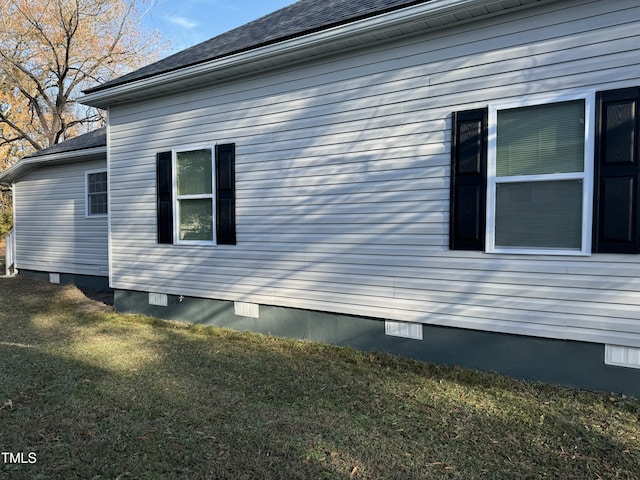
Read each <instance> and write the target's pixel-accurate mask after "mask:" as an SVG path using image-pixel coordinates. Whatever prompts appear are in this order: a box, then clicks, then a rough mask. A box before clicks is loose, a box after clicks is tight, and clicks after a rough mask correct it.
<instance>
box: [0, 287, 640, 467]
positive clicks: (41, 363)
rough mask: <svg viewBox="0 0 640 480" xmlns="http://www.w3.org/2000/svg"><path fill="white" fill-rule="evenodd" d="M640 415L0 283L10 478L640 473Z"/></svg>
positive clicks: (2, 414)
mask: <svg viewBox="0 0 640 480" xmlns="http://www.w3.org/2000/svg"><path fill="white" fill-rule="evenodd" d="M639 415H640V402H639V401H637V400H634V399H630V398H624V397H619V396H615V395H608V394H597V393H589V392H582V391H575V390H571V389H563V388H556V387H552V386H546V385H540V384H533V383H525V382H518V381H514V380H511V379H507V378H504V377H500V376H496V375H490V374H485V373H477V372H472V371H468V370H462V369H458V368H441V367H435V366H432V365H427V364H423V363H419V362H414V361H410V360H404V359H399V358H396V357H393V356H388V355H382V354H370V353H361V352H356V351H353V350H350V349H344V348H336V347H331V346H326V345H319V344H314V343H310V342H301V341H294V340H286V339H279V338H273V337H268V336H261V335H253V334H246V333H237V332H233V331H230V330H224V329H218V328H210V327H196V326H187V325H183V324H175V323H170V322H164V321H159V320H154V319H151V318H147V317H142V316H133V315H121V314H116V313H113V312H112V311H110V309H109V308H108V307H106V306H104V305H102V304H99V303H96V302H92V301H91V300H88V299H87V298H86V297H84V296H83V295H82V294H81V293H80V292H79V291H78V290H77V289H75V288H74V287H70V286H55V285H49V284H47V283H43V282H38V281H35V280H29V279H24V278H13V279H0V452H11V453H14V454H16V453H23V454H24V457H23V459H24V461H25V462H28V461H29V460H36V463H23V464H20V463H19V464H16V463H10V462H9V463H7V462H6V461H4V462H3V458H2V457H0V478H3V479H4V478H7V479H10V480H13V479H129V478H131V479H134V478H135V479H164V478H167V479H234V480H237V479H278V480H280V479H431V478H438V479H439V478H451V479H476V478H483V479H526V478H531V479H540V478H553V479H581V480H582V479H599V478H602V479H610V478H639V477H640V418H639ZM30 453H31V454H33V455H32V456H31V457H29V456H28V455H29V454H30ZM14 459H15V457H14ZM5 460H6V459H5Z"/></svg>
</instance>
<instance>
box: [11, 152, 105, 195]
mask: <svg viewBox="0 0 640 480" xmlns="http://www.w3.org/2000/svg"><path fill="white" fill-rule="evenodd" d="M106 154H107V147H106V146H102V147H93V148H85V149H82V150H72V151H69V152H59V153H52V154H49V155H36V156H31V157H25V158H23V159H22V160H20V161H18V162H17V163H16V164H15V165H12V166H11V167H10V168H8V169H7V170H5V171H4V172H1V173H0V184H3V185H7V186H9V187H10V188H11V184H12V183H13V182H15V181H16V180H17V179H19V178H20V177H23V176H24V175H26V174H27V173H29V172H32V171H33V170H35V169H37V168H40V167H44V166H47V165H61V164H65V163H76V162H81V161H84V160H87V157H99V156H106Z"/></svg>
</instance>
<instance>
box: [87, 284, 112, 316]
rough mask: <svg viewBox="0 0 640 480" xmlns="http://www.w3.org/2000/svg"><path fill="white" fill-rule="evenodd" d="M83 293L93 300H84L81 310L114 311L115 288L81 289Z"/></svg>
mask: <svg viewBox="0 0 640 480" xmlns="http://www.w3.org/2000/svg"><path fill="white" fill-rule="evenodd" d="M81 291H82V293H83V294H84V295H85V296H86V297H87V298H88V299H90V300H93V301H92V302H90V303H89V302H84V303H83V305H82V306H81V308H80V310H82V311H83V312H104V311H110V312H112V311H113V290H111V289H109V290H89V289H81Z"/></svg>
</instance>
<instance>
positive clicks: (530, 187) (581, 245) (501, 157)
mask: <svg viewBox="0 0 640 480" xmlns="http://www.w3.org/2000/svg"><path fill="white" fill-rule="evenodd" d="M591 102H592V100H591V99H587V98H586V97H583V98H576V99H571V100H565V101H560V102H552V103H545V104H533V105H524V106H507V107H493V108H490V110H489V155H488V172H487V173H488V185H487V212H488V216H487V251H489V252H503V253H562V254H572V253H573V254H588V253H589V252H590V251H591V211H592V191H593V190H592V187H591V179H592V174H591V171H592V161H593V160H592V158H593V157H592V155H591V154H590V152H592V149H593V147H592V146H590V143H591V138H592V134H591V132H590V122H588V121H587V119H588V118H590V115H591V113H590V112H591V110H592V109H591V105H590V104H591Z"/></svg>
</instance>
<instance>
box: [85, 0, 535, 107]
mask: <svg viewBox="0 0 640 480" xmlns="http://www.w3.org/2000/svg"><path fill="white" fill-rule="evenodd" d="M536 1H538V0H522V3H523V4H524V3H533V2H536ZM479 7H483V8H484V9H487V10H490V11H491V13H492V14H495V13H498V12H499V11H501V10H504V9H506V8H508V7H505V2H504V1H503V0H490V1H487V0H432V1H429V2H426V3H421V4H418V5H413V6H410V7H406V8H403V9H400V10H394V11H392V12H388V13H384V14H381V15H377V16H374V17H369V18H366V19H362V20H358V21H354V22H352V23H348V24H345V25H340V26H337V27H332V28H328V29H325V30H321V31H318V32H313V33H309V34H306V35H302V36H300V37H295V38H291V39H287V40H283V41H281V42H278V43H274V44H270V45H266V46H262V47H259V48H255V49H253V50H248V51H245V52H240V53H236V54H232V55H229V56H226V57H222V58H218V59H215V60H210V61H207V62H203V63H200V64H196V65H192V66H188V67H184V68H180V69H177V70H173V71H168V72H165V73H161V74H158V75H154V76H151V77H147V78H142V79H139V80H135V81H132V82H130V83H124V84H119V85H114V86H112V87H109V88H105V89H102V90H92V91H91V92H90V93H86V94H85V95H84V96H82V97H81V98H80V99H79V101H80V102H81V103H83V104H86V105H90V106H93V107H98V108H104V109H106V108H108V107H109V106H110V105H114V104H117V103H128V102H131V101H135V100H140V99H143V98H149V97H153V96H158V95H162V94H165V93H169V92H171V91H175V88H174V87H172V86H175V85H182V86H196V85H197V79H198V78H201V77H202V76H205V75H209V76H211V75H213V76H215V77H216V79H217V80H222V79H224V78H230V77H234V76H237V75H241V74H246V73H249V72H255V71H257V70H258V68H257V67H258V66H263V67H265V68H267V67H271V68H273V67H275V66H277V65H281V64H287V63H291V62H292V61H295V60H303V59H308V58H309V55H308V53H307V52H309V50H311V49H313V51H314V54H315V55H322V54H323V53H324V54H326V53H330V52H332V51H336V50H341V49H344V48H345V47H346V46H348V45H350V46H357V45H358V44H362V43H364V42H363V40H365V39H366V40H369V41H370V40H371V39H372V37H371V35H372V34H374V33H375V34H377V35H378V36H379V34H380V32H381V31H387V32H392V31H393V32H395V35H400V32H403V31H405V32H406V31H407V30H409V31H410V30H411V25H417V24H420V27H421V30H422V31H424V29H425V27H424V23H425V22H428V23H429V24H435V25H437V27H431V28H439V27H442V26H444V25H447V24H452V23H458V22H461V21H469V19H470V18H471V19H473V17H475V16H476V14H477V13H476V11H477V9H478V8H479ZM439 19H442V21H440V22H437V21H436V20H439ZM389 34H390V36H391V35H393V34H392V33H389ZM358 40H359V41H358ZM338 46H339V47H338Z"/></svg>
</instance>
